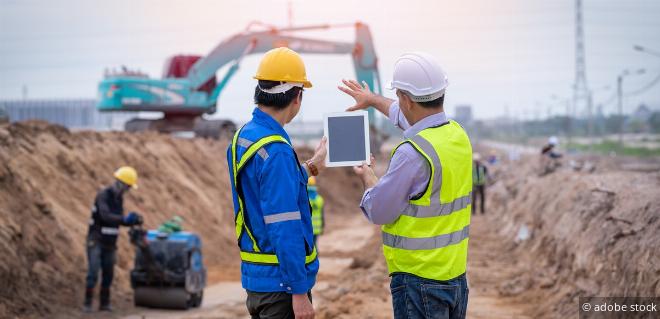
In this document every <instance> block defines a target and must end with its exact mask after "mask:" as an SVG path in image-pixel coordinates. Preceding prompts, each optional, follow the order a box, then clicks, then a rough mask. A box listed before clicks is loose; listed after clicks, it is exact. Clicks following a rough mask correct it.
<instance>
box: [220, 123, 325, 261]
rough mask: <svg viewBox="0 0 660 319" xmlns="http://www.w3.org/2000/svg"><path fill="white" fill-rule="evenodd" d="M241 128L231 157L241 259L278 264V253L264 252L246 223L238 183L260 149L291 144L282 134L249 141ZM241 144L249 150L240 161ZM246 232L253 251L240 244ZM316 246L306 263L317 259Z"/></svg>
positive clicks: (233, 141) (233, 145)
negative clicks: (277, 144) (273, 144)
mask: <svg viewBox="0 0 660 319" xmlns="http://www.w3.org/2000/svg"><path fill="white" fill-rule="evenodd" d="M242 129H243V128H242V127H241V129H239V130H238V131H237V132H236V134H234V138H233V139H232V143H231V159H232V174H233V175H234V178H233V179H232V184H233V186H234V189H235V190H236V194H237V196H236V197H237V198H238V212H237V213H236V219H235V220H234V222H235V225H236V228H235V229H236V240H238V248H239V249H240V250H241V260H242V261H244V262H248V263H254V264H265V265H278V264H279V261H278V260H277V255H275V254H274V253H267V252H262V251H261V249H260V248H259V245H257V241H256V240H255V239H254V235H253V234H252V231H250V228H249V227H248V226H247V224H246V223H245V212H244V210H245V205H244V204H243V202H244V200H243V197H242V195H241V192H240V191H239V186H240V184H239V183H238V174H239V173H240V171H241V169H243V167H245V164H247V162H248V161H249V160H250V159H251V158H252V157H254V155H256V154H257V153H258V152H259V150H260V149H262V148H263V147H265V146H266V145H268V144H271V143H286V144H287V145H290V144H289V142H287V140H286V139H285V138H284V137H283V136H281V135H270V136H265V137H262V138H261V139H259V140H258V141H256V142H252V141H248V140H246V139H243V138H239V137H238V135H239V134H240V133H241V130H242ZM237 145H241V146H243V147H246V148H247V150H245V153H243V156H241V159H240V161H239V160H238V158H237V153H236V146H237ZM243 232H245V233H246V234H247V235H248V237H250V240H251V241H252V250H253V251H244V250H243V249H242V248H241V245H240V240H241V235H242V234H243ZM316 255H317V254H316V247H314V249H313V250H312V253H311V254H309V255H307V256H305V263H306V264H309V263H312V262H313V261H314V260H316Z"/></svg>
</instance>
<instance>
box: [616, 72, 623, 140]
mask: <svg viewBox="0 0 660 319" xmlns="http://www.w3.org/2000/svg"><path fill="white" fill-rule="evenodd" d="M616 95H617V97H618V108H619V145H621V146H623V73H622V74H619V76H617V78H616Z"/></svg>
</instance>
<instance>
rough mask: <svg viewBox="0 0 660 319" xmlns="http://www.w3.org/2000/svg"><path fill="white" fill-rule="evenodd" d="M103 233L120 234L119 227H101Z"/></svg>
mask: <svg viewBox="0 0 660 319" xmlns="http://www.w3.org/2000/svg"><path fill="white" fill-rule="evenodd" d="M101 234H103V235H119V228H115V227H101Z"/></svg>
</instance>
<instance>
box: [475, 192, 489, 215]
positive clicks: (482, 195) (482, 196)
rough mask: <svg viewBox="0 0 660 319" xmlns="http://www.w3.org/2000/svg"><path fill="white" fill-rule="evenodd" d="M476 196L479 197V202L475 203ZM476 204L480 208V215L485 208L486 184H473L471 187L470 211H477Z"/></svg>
mask: <svg viewBox="0 0 660 319" xmlns="http://www.w3.org/2000/svg"><path fill="white" fill-rule="evenodd" d="M477 197H479V204H480V205H477ZM477 206H479V208H480V209H481V215H483V214H484V211H485V210H486V185H474V187H472V213H473V214H474V212H476V211H477Z"/></svg>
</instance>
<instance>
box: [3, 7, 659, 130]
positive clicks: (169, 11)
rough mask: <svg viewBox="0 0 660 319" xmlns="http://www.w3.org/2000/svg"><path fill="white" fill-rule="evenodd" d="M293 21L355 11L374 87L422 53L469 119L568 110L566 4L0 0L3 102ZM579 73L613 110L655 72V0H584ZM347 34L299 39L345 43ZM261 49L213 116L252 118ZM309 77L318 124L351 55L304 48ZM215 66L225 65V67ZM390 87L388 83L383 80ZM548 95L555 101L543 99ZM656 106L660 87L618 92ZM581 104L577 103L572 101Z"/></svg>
mask: <svg viewBox="0 0 660 319" xmlns="http://www.w3.org/2000/svg"><path fill="white" fill-rule="evenodd" d="M289 2H291V3H292V8H293V9H292V21H293V24H294V25H309V24H320V23H347V22H355V21H362V22H364V23H366V24H368V25H369V26H370V28H371V32H372V33H373V36H374V42H375V46H376V51H377V54H378V58H379V68H380V73H381V79H382V81H383V84H384V86H388V85H389V81H390V80H391V77H392V69H393V65H394V63H395V61H396V59H397V57H398V56H400V55H401V54H403V53H405V52H409V51H426V52H428V53H430V54H432V55H433V56H435V57H436V59H437V60H438V61H439V62H440V64H441V66H442V67H443V68H444V69H445V71H446V72H447V74H448V77H449V82H450V85H449V87H448V89H447V95H446V99H445V109H446V110H447V111H448V113H449V114H450V115H451V114H452V112H453V110H454V107H455V106H456V105H461V104H467V105H471V106H472V108H473V113H474V115H475V116H476V117H477V118H496V117H499V116H503V115H509V116H514V117H517V118H521V119H531V118H537V117H545V116H547V115H556V114H564V113H565V112H566V107H565V102H564V100H565V99H566V98H569V97H571V96H572V85H573V82H574V79H575V69H574V65H575V46H574V43H575V37H574V27H575V24H574V20H575V18H574V17H575V11H574V5H575V1H574V0H498V1H492V0H461V1H458V0H454V1H449V0H435V1H433V0H428V1H420V0H407V1H383V0H362V1H350V0H333V1H317V0H307V1H301V0H293V1H286V0H241V1H220V0H186V1H182V0H181V1H178V0H114V1H96V0H58V1H38V0H0V100H1V99H20V98H22V96H23V94H24V93H27V97H28V98H35V99H36V98H44V99H50V98H94V97H95V96H96V95H97V84H98V82H99V81H100V80H101V79H102V76H103V70H104V69H105V68H112V67H118V66H120V65H126V66H128V67H130V68H135V69H140V70H142V71H144V72H146V73H148V74H149V75H150V76H151V77H155V78H158V77H160V76H161V73H162V69H163V66H164V62H165V60H166V59H167V58H168V57H169V56H171V55H174V54H180V53H185V54H202V55H204V54H206V53H208V52H209V51H210V50H211V49H212V48H213V47H215V46H216V45H217V44H218V43H219V42H220V41H222V40H223V39H225V38H227V37H229V36H231V35H233V34H235V33H238V32H241V31H242V30H244V28H245V27H246V26H247V24H248V23H250V22H251V21H255V20H257V21H262V22H265V23H269V24H274V25H286V24H287V23H288V18H287V8H288V3H289ZM583 3H584V30H585V41H586V43H585V46H586V64H587V82H588V85H589V87H590V88H591V89H593V90H594V104H595V105H598V104H603V103H604V102H608V103H606V104H604V105H603V111H604V112H605V113H611V112H615V111H616V103H615V102H616V100H615V99H613V98H612V97H613V95H614V94H615V93H616V77H617V75H618V74H620V73H621V72H622V71H623V70H626V69H629V70H638V69H640V68H643V69H645V71H646V72H645V74H642V75H632V76H628V77H626V78H625V79H624V82H623V91H624V92H635V91H638V89H639V88H643V87H645V86H646V85H647V84H648V83H651V82H653V80H654V79H657V78H658V77H659V76H660V57H659V56H653V55H650V54H646V53H643V52H638V51H635V50H633V45H642V46H645V47H647V48H649V49H651V50H655V51H656V52H660V1H657V0H626V1H620V0H583ZM353 32H354V31H352V30H351V29H338V30H332V31H322V32H318V31H315V32H303V33H299V34H298V35H300V36H306V37H312V38H319V39H330V40H339V41H346V42H350V41H353V40H354V33H353ZM259 58H260V57H259V55H252V56H249V57H247V58H246V59H244V61H243V62H242V63H241V68H240V70H239V72H238V73H237V74H236V75H235V77H234V78H233V79H232V81H231V82H230V83H229V85H228V86H227V87H226V89H225V90H224V91H223V92H222V93H221V95H220V101H219V105H218V113H217V115H216V117H224V118H231V119H234V120H239V121H243V120H246V119H249V118H250V114H251V109H252V106H253V104H252V94H253V92H254V85H255V82H254V80H253V79H252V76H253V75H254V72H255V70H256V68H257V65H258V62H259ZM303 59H304V61H305V63H306V66H307V75H308V78H309V79H310V80H311V81H312V82H313V83H314V87H313V88H312V89H310V90H307V91H306V92H305V98H304V101H303V108H302V112H301V114H300V116H299V117H300V119H303V120H320V119H321V118H322V114H323V113H327V112H336V111H342V110H344V109H345V108H346V107H348V106H350V105H351V99H350V98H349V97H347V96H345V95H343V93H341V92H339V91H338V90H337V89H336V86H337V85H338V84H339V83H340V80H341V79H342V78H353V77H354V74H353V69H352V65H351V59H350V57H349V56H335V55H320V56H319V55H304V56H303ZM220 72H223V70H222V69H221V70H220ZM384 93H385V94H386V95H388V96H390V97H394V93H393V92H391V91H388V90H384ZM553 96H554V98H553ZM624 102H625V104H624V108H625V110H626V112H629V111H631V110H633V109H635V108H636V107H637V105H639V104H640V103H644V104H646V105H648V106H649V107H651V108H652V109H655V110H660V84H657V85H655V86H653V87H651V88H650V89H647V90H646V91H644V92H642V93H639V94H636V95H634V96H629V97H627V98H625V100H624ZM578 112H579V113H580V112H584V110H578Z"/></svg>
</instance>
